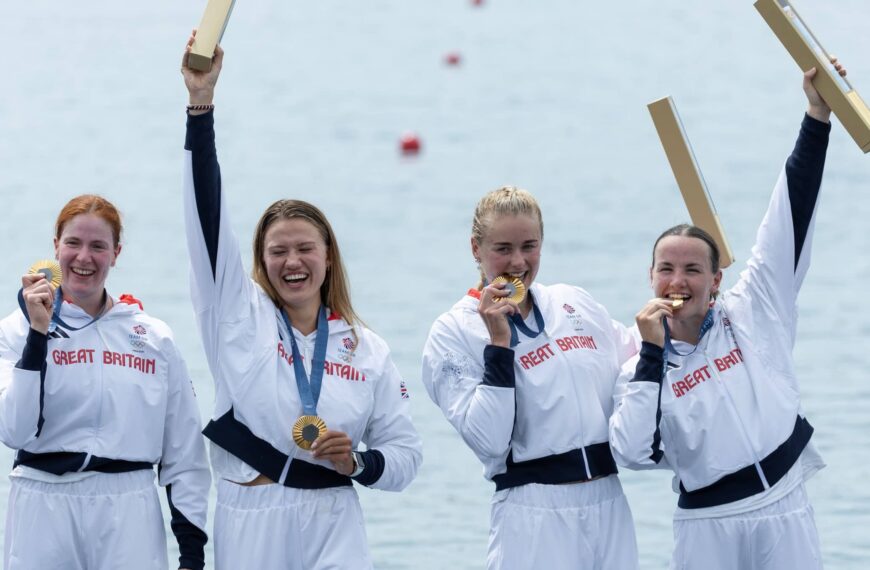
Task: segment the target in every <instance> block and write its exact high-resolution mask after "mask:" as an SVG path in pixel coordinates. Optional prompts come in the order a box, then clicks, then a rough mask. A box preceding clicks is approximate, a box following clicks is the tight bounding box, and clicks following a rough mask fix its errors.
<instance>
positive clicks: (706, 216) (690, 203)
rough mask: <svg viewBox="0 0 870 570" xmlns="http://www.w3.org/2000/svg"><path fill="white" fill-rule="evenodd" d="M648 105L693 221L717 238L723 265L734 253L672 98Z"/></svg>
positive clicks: (721, 264)
mask: <svg viewBox="0 0 870 570" xmlns="http://www.w3.org/2000/svg"><path fill="white" fill-rule="evenodd" d="M647 108H648V109H649V114H650V115H651V116H652V120H653V123H654V124H655V126H656V131H658V133H659V139H660V140H661V142H662V146H663V147H664V148H665V154H666V155H667V157H668V162H669V163H670V165H671V170H672V171H673V173H674V177H675V178H676V179H677V186H679V187H680V193H682V195H683V201H684V202H685V203H686V208H688V210H689V216H690V217H691V218H692V223H693V224H695V225H696V226H698V227H699V228H701V229H702V230H704V231H706V232H707V233H708V234H710V235H711V236H713V239H714V240H716V245H718V246H719V266H720V267H721V268H723V269H724V268H726V267H728V266H729V265H731V264H732V263H734V254H733V253H732V252H731V247H730V246H729V245H728V240H727V239H726V238H725V231H724V230H723V229H722V222H720V221H719V215H718V214H717V213H716V208H715V206H714V205H713V200H712V199H711V198H710V193H709V192H708V191H707V184H706V183H705V182H704V176H703V175H702V174H701V169H700V168H699V167H698V161H697V160H695V153H694V152H693V151H692V145H691V144H689V139H688V137H687V136H686V131H685V129H683V122H682V121H681V120H680V115H679V114H678V113H677V107H676V105H674V100H673V99H671V98H670V97H665V98H664V99H659V100H658V101H653V102H652V103H650V104H649V105H647Z"/></svg>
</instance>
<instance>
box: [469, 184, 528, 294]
mask: <svg viewBox="0 0 870 570" xmlns="http://www.w3.org/2000/svg"><path fill="white" fill-rule="evenodd" d="M501 216H530V217H532V218H534V219H537V220H538V226H539V227H540V228H541V239H542V240H543V239H544V218H543V216H541V207H540V206H538V201H537V200H535V197H534V196H532V194H531V193H530V192H528V191H526V190H523V189H522V188H517V187H515V186H502V187H501V188H498V189H497V190H493V191H491V192H487V193H486V194H485V195H484V196H483V198H481V199H480V201H479V202H478V203H477V207H476V208H475V209H474V220H472V222H471V237H472V239H473V240H474V241H475V242H477V244H478V245H480V244H482V243H483V238H484V236H485V235H486V233H487V232H488V231H489V227H490V225H491V224H492V221H493V220H494V219H496V218H499V217H501ZM485 278H486V276H485V275H484V274H483V270H481V272H480V283H478V284H477V288H478V289H483V281H484V279H485Z"/></svg>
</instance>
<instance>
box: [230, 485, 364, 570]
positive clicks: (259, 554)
mask: <svg viewBox="0 0 870 570" xmlns="http://www.w3.org/2000/svg"><path fill="white" fill-rule="evenodd" d="M214 548H215V568H216V570H242V569H248V568H251V569H263V570H279V569H280V570H370V569H371V568H372V562H371V559H370V557H369V549H368V543H367V541H366V531H365V527H364V522H363V515H362V509H361V508H360V504H359V498H358V497H357V494H356V490H355V489H354V488H353V487H337V488H334V489H315V490H308V489H292V488H289V487H284V486H283V485H275V484H273V485H259V486H255V487H244V486H242V485H237V484H235V483H231V482H229V481H226V480H223V479H222V480H220V481H219V482H218V498H217V509H216V510H215V520H214Z"/></svg>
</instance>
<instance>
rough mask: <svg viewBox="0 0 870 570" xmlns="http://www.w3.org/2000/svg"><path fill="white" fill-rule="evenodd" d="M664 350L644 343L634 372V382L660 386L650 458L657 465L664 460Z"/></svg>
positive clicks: (649, 343)
mask: <svg viewBox="0 0 870 570" xmlns="http://www.w3.org/2000/svg"><path fill="white" fill-rule="evenodd" d="M664 352H665V351H664V349H663V348H662V347H660V346H658V345H656V344H653V343H651V342H646V341H643V342H642V343H641V345H640V360H638V362H637V368H635V371H634V378H632V379H631V381H632V382H655V383H657V384H658V385H659V397H658V398H657V400H656V401H657V402H658V404H657V406H656V431H655V432H654V433H653V440H652V448H651V452H650V456H649V458H650V459H652V460H653V461H654V462H655V463H658V462H660V461H661V460H662V456H664V452H663V451H662V432H661V424H662V380H663V375H664V363H665V359H664Z"/></svg>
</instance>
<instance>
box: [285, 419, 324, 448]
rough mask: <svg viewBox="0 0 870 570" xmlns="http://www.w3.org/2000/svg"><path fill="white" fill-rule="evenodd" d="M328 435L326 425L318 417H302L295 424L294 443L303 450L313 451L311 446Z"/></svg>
mask: <svg viewBox="0 0 870 570" xmlns="http://www.w3.org/2000/svg"><path fill="white" fill-rule="evenodd" d="M324 433H326V423H325V422H324V421H323V420H322V419H320V418H319V417H318V416H300V417H299V419H298V420H296V423H295V424H293V441H295V442H296V445H298V446H299V447H301V448H302V449H311V444H312V443H314V440H316V439H317V438H318V437H320V436H321V435H323V434H324Z"/></svg>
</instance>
